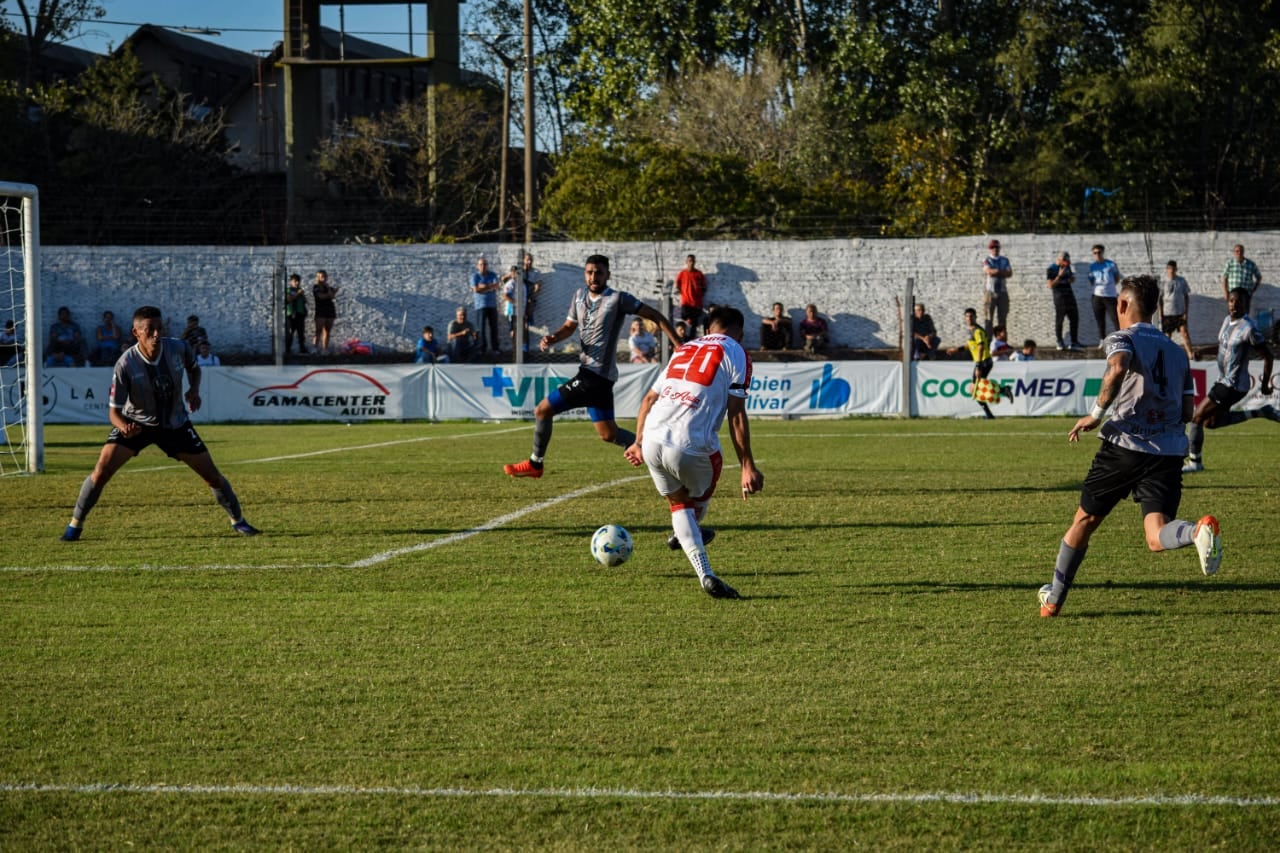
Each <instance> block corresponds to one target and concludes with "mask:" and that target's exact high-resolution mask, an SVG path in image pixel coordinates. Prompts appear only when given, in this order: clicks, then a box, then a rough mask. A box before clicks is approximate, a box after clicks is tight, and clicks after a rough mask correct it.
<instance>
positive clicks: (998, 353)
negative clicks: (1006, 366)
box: [991, 326, 1013, 361]
mask: <svg viewBox="0 0 1280 853" xmlns="http://www.w3.org/2000/svg"><path fill="white" fill-rule="evenodd" d="M991 336H992V340H991V357H992V358H994V359H995V360H996V361H1008V360H1009V356H1011V355H1013V344H1011V343H1009V330H1008V329H1006V328H1005V327H1004V326H996V327H995V328H994V329H992V330H991Z"/></svg>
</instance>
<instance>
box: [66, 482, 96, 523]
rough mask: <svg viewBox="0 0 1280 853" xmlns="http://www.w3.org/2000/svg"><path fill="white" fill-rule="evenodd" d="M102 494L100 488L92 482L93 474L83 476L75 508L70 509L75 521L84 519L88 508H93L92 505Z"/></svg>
mask: <svg viewBox="0 0 1280 853" xmlns="http://www.w3.org/2000/svg"><path fill="white" fill-rule="evenodd" d="M101 495H102V488H101V487H100V486H98V484H97V483H95V482H93V475H92V474H91V475H89V476H88V477H85V478H84V482H83V483H81V484H80V496H79V497H77V498H76V508H75V509H74V510H72V511H71V517H72V518H74V519H75V520H76V521H84V519H85V516H87V515H88V514H89V510H91V509H93V505H94V504H96V503H97V502H98V498H99V497H100V496H101Z"/></svg>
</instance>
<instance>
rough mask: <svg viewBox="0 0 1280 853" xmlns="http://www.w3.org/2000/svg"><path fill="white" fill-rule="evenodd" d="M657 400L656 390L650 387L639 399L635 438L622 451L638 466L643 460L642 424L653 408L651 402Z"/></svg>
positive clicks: (628, 459) (629, 460)
mask: <svg viewBox="0 0 1280 853" xmlns="http://www.w3.org/2000/svg"><path fill="white" fill-rule="evenodd" d="M657 401H658V392H657V391H654V390H653V389H652V388H650V389H649V393H648V394H645V395H644V399H643V400H641V401H640V413H639V414H638V415H636V440H635V441H633V442H632V443H631V446H630V447H628V448H627V449H626V450H624V451H622V455H623V456H625V457H626V458H627V461H628V462H630V463H631V464H632V465H635V466H636V467H639V466H640V465H641V464H642V463H643V462H644V451H643V445H644V424H645V421H647V420H648V419H649V410H650V409H652V408H653V404H654V403H656V402H657Z"/></svg>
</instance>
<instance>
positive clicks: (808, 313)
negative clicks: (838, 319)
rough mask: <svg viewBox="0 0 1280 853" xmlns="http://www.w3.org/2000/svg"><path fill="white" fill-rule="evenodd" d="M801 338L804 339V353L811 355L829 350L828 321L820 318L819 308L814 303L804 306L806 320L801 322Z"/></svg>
mask: <svg viewBox="0 0 1280 853" xmlns="http://www.w3.org/2000/svg"><path fill="white" fill-rule="evenodd" d="M800 337H802V338H804V351H805V352H807V353H809V354H811V355H812V354H814V353H819V352H822V351H823V350H824V349H826V348H827V341H828V326H827V321H826V320H824V319H823V318H821V317H819V316H818V306H817V305H814V304H813V303H812V302H810V303H809V304H808V305H806V306H804V319H803V320H801V321H800Z"/></svg>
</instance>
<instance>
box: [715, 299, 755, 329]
mask: <svg viewBox="0 0 1280 853" xmlns="http://www.w3.org/2000/svg"><path fill="white" fill-rule="evenodd" d="M716 325H718V326H719V327H720V328H722V329H738V330H739V331H741V330H743V329H745V328H746V320H745V319H744V318H743V316H742V312H741V311H739V310H738V309H737V308H731V307H729V306H728V305H717V306H716V307H715V308H713V309H711V313H709V314H708V315H707V327H708V328H710V327H711V326H716Z"/></svg>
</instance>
